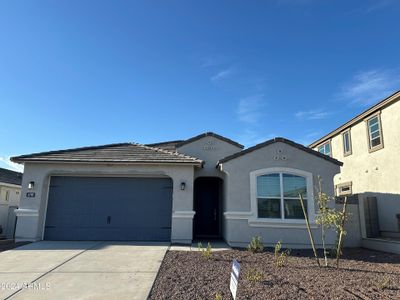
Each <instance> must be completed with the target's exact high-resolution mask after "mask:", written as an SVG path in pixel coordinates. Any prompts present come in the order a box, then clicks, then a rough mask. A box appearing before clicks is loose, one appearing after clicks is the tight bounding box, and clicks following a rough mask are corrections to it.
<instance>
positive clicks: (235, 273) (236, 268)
mask: <svg viewBox="0 0 400 300" xmlns="http://www.w3.org/2000/svg"><path fill="white" fill-rule="evenodd" d="M239 272H240V264H239V263H238V262H237V260H236V259H234V260H233V262H232V272H231V283H230V285H229V288H230V290H231V293H232V297H233V299H236V291H237V286H238V281H239Z"/></svg>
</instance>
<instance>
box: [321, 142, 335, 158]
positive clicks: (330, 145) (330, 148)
mask: <svg viewBox="0 0 400 300" xmlns="http://www.w3.org/2000/svg"><path fill="white" fill-rule="evenodd" d="M328 144H329V150H330V153H329V155H328V154H325V153H322V152H320V151H319V148H321V147H323V146H325V145H328ZM317 151H318V152H319V153H321V154H324V155H326V156H329V157H333V156H332V143H331V140H329V141H326V142H325V143H322V144H320V145H318V147H317Z"/></svg>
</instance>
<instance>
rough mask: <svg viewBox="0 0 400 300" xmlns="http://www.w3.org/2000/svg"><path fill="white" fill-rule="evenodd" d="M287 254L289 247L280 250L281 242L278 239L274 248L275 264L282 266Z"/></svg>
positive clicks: (288, 253)
mask: <svg viewBox="0 0 400 300" xmlns="http://www.w3.org/2000/svg"><path fill="white" fill-rule="evenodd" d="M289 255H290V249H286V250H285V251H282V242H281V241H280V240H279V241H278V242H277V243H276V245H275V249H274V258H275V266H276V267H282V266H283V265H284V264H285V262H286V259H287V257H288V256H289Z"/></svg>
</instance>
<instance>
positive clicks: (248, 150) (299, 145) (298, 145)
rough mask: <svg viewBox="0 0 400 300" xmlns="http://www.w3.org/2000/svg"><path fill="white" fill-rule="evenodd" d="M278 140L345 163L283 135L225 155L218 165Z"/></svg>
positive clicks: (334, 161) (326, 158) (337, 163)
mask: <svg viewBox="0 0 400 300" xmlns="http://www.w3.org/2000/svg"><path fill="white" fill-rule="evenodd" d="M277 142H281V143H285V144H288V145H290V146H292V147H295V148H297V149H299V150H302V151H304V152H307V153H309V154H312V155H315V156H318V157H320V158H322V159H325V160H327V161H330V162H332V163H334V164H336V165H339V166H342V165H343V163H342V162H340V161H338V160H337V159H334V158H332V157H330V156H328V155H325V154H322V153H319V152H318V151H315V150H312V149H310V148H308V147H305V146H303V145H301V144H298V143H295V142H293V141H291V140H288V139H285V138H282V137H276V138H274V139H271V140H268V141H265V142H263V143H260V144H258V145H255V146H253V147H250V148H247V149H245V150H242V151H240V152H237V153H234V154H232V155H229V156H227V157H225V158H223V159H221V160H219V161H218V164H217V165H219V164H222V163H225V162H227V161H229V160H232V159H235V158H237V157H240V156H243V155H246V154H247V153H250V152H253V151H255V150H257V149H260V148H263V147H266V146H268V145H271V144H274V143H277Z"/></svg>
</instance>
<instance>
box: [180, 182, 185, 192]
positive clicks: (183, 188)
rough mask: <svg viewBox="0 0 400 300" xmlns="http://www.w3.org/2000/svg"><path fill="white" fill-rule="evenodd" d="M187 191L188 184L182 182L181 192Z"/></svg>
mask: <svg viewBox="0 0 400 300" xmlns="http://www.w3.org/2000/svg"><path fill="white" fill-rule="evenodd" d="M185 189H186V183H185V182H183V181H182V182H181V190H182V191H184V190H185Z"/></svg>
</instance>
